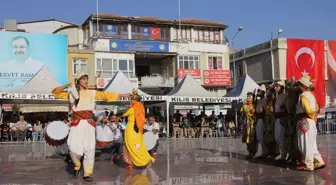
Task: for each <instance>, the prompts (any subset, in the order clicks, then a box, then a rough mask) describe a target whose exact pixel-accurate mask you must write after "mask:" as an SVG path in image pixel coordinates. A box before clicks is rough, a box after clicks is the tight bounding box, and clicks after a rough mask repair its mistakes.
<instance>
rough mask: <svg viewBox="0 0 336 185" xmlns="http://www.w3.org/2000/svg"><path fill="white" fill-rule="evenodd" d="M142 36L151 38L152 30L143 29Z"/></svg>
mask: <svg viewBox="0 0 336 185" xmlns="http://www.w3.org/2000/svg"><path fill="white" fill-rule="evenodd" d="M141 29H142V36H143V37H149V36H150V28H149V27H142V28H141Z"/></svg>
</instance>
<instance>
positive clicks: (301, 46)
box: [286, 39, 326, 107]
mask: <svg viewBox="0 0 336 185" xmlns="http://www.w3.org/2000/svg"><path fill="white" fill-rule="evenodd" d="M286 69H287V79H290V78H292V77H293V76H294V77H295V79H296V80H298V79H300V78H301V77H303V76H307V75H309V76H310V77H311V79H312V80H313V83H314V87H315V90H314V94H315V97H316V100H317V103H318V104H319V105H320V106H321V107H324V106H325V97H326V94H325V67H324V41H323V40H303V39H287V67H286Z"/></svg>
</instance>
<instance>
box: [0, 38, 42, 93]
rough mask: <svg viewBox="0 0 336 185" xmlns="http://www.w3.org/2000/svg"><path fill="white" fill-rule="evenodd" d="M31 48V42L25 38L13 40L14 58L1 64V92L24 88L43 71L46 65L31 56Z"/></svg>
mask: <svg viewBox="0 0 336 185" xmlns="http://www.w3.org/2000/svg"><path fill="white" fill-rule="evenodd" d="M29 47H30V45H29V41H28V39H27V38H25V37H22V36H18V37H14V38H13V39H12V52H13V55H14V58H13V59H12V60H10V61H6V62H0V90H7V89H12V88H16V87H19V86H22V85H24V84H26V83H27V82H28V81H29V80H30V79H31V78H32V77H33V76H34V75H35V74H36V73H37V72H39V71H40V70H41V69H42V67H43V65H44V64H43V63H42V62H40V61H37V60H35V59H33V58H32V57H31V56H30V52H31V51H30V48H29Z"/></svg>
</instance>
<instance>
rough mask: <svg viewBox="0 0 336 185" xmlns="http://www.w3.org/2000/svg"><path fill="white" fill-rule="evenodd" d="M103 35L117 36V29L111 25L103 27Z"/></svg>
mask: <svg viewBox="0 0 336 185" xmlns="http://www.w3.org/2000/svg"><path fill="white" fill-rule="evenodd" d="M104 33H105V34H109V35H116V34H117V27H116V25H113V24H108V25H104Z"/></svg>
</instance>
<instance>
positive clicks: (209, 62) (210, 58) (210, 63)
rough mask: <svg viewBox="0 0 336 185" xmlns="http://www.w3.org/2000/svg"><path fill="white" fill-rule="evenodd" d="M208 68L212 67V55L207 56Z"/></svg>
mask: <svg viewBox="0 0 336 185" xmlns="http://www.w3.org/2000/svg"><path fill="white" fill-rule="evenodd" d="M208 69H213V65H212V57H208Z"/></svg>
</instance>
